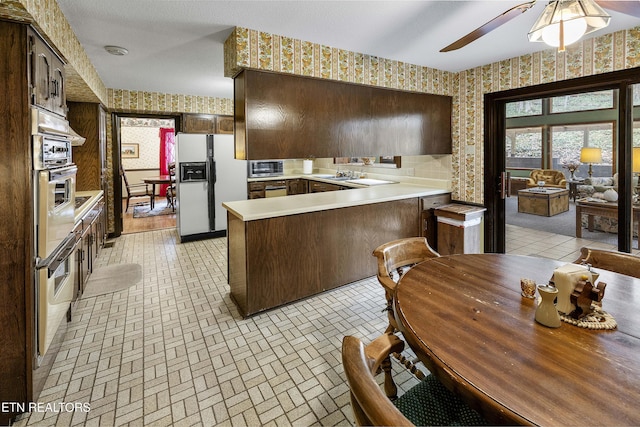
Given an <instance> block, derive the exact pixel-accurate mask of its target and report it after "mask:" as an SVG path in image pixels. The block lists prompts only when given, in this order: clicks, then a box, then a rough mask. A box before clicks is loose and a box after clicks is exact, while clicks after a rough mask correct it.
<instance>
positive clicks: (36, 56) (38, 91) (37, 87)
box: [29, 33, 52, 110]
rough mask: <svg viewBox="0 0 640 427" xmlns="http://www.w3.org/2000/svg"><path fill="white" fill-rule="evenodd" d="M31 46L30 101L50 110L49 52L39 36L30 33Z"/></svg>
mask: <svg viewBox="0 0 640 427" xmlns="http://www.w3.org/2000/svg"><path fill="white" fill-rule="evenodd" d="M29 40H30V42H31V44H32V46H31V71H32V75H31V84H32V85H33V100H32V102H33V103H34V104H35V105H37V106H38V107H42V108H44V109H46V110H51V90H50V85H51V80H52V79H51V52H50V51H49V48H48V46H47V45H46V44H45V43H44V42H43V41H42V40H40V38H39V37H38V36H37V35H36V34H34V33H32V34H31V35H30V36H29Z"/></svg>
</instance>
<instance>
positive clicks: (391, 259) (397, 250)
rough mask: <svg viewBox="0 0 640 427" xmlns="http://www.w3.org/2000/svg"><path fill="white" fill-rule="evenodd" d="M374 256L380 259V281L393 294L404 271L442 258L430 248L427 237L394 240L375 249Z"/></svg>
mask: <svg viewBox="0 0 640 427" xmlns="http://www.w3.org/2000/svg"><path fill="white" fill-rule="evenodd" d="M373 255H374V256H375V257H376V258H378V273H377V275H378V280H379V281H380V283H381V284H382V286H384V287H385V291H387V293H391V294H393V291H394V290H395V287H396V283H397V280H399V279H400V277H402V274H403V273H404V269H406V268H408V267H412V266H414V265H415V264H417V263H419V262H422V261H426V260H427V259H430V258H435V257H439V256H440V254H439V253H438V252H436V251H435V250H433V248H431V246H429V243H428V242H427V239H426V238H425V237H408V238H405V239H398V240H393V241H391V242H388V243H385V244H383V245H380V246H378V247H377V248H376V249H374V251H373ZM396 273H397V274H396ZM394 278H395V280H394Z"/></svg>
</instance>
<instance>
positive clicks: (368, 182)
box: [347, 178, 397, 186]
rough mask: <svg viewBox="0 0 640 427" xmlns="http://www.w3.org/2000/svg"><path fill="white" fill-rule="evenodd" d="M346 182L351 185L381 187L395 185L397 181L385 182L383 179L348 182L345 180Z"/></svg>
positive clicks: (360, 179) (363, 179) (351, 180)
mask: <svg viewBox="0 0 640 427" xmlns="http://www.w3.org/2000/svg"><path fill="white" fill-rule="evenodd" d="M347 182H350V183H353V184H360V185H367V186H371V185H383V184H397V181H386V180H383V179H372V178H359V179H349V180H347Z"/></svg>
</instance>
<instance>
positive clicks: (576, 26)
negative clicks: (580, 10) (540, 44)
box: [542, 18, 587, 47]
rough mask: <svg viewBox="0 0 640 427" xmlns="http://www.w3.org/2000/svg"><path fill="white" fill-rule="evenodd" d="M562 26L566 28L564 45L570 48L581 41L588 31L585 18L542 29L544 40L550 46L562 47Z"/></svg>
mask: <svg viewBox="0 0 640 427" xmlns="http://www.w3.org/2000/svg"><path fill="white" fill-rule="evenodd" d="M560 25H563V26H564V29H563V30H564V45H565V46H568V45H570V44H573V43H575V42H577V41H578V40H580V37H582V36H583V35H584V33H585V31H587V22H586V21H585V20H584V18H575V19H572V20H570V21H564V22H562V23H559V22H558V23H556V24H551V25H548V26H546V27H544V28H543V29H542V40H543V41H544V42H545V43H546V44H548V45H549V46H553V47H558V46H560Z"/></svg>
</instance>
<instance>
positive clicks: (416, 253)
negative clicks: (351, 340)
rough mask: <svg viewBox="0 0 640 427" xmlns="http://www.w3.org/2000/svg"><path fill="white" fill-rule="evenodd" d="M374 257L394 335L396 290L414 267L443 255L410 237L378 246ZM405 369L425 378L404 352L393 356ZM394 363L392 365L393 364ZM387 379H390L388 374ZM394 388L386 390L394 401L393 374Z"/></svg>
mask: <svg viewBox="0 0 640 427" xmlns="http://www.w3.org/2000/svg"><path fill="white" fill-rule="evenodd" d="M373 256H375V257H376V258H377V259H378V273H377V277H378V282H380V284H381V285H382V287H383V288H384V293H385V298H386V300H387V306H386V308H385V311H386V312H387V319H388V321H389V326H387V329H386V330H385V333H387V334H393V333H395V332H396V331H398V325H397V323H396V319H395V317H394V315H393V294H394V293H395V290H396V284H397V283H398V280H400V279H401V278H402V276H403V275H404V274H405V273H406V272H407V271H408V270H409V269H410V268H411V267H413V266H414V265H416V264H418V263H419V262H422V261H426V260H427V259H430V258H434V257H439V256H440V254H438V252H436V251H435V250H433V249H432V248H431V246H429V243H428V242H427V239H426V238H424V237H408V238H404V239H398V240H393V241H391V242H387V243H385V244H382V245H380V246H378V247H377V248H376V249H375V250H374V251H373ZM391 354H392V355H393V356H394V357H395V358H396V359H397V360H398V361H399V362H400V363H401V364H402V365H404V366H405V367H406V368H407V369H408V370H409V371H410V372H411V373H412V374H413V375H415V376H416V377H417V378H418V379H420V380H422V379H424V378H425V375H424V373H423V372H422V371H421V370H420V369H418V367H417V366H416V365H415V364H416V362H417V359H415V358H414V360H409V359H407V358H406V357H404V356H403V355H402V354H401V353H400V352H392V353H391ZM389 363H390V362H389ZM385 375H387V374H386V373H385ZM388 375H389V379H387V380H386V381H387V382H390V384H391V385H389V386H388V387H386V388H385V389H387V390H388V391H389V392H388V393H387V396H389V397H391V396H393V395H394V393H395V391H394V390H395V383H394V382H393V379H392V378H391V376H390V375H391V374H390V373H389V374H388Z"/></svg>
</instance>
